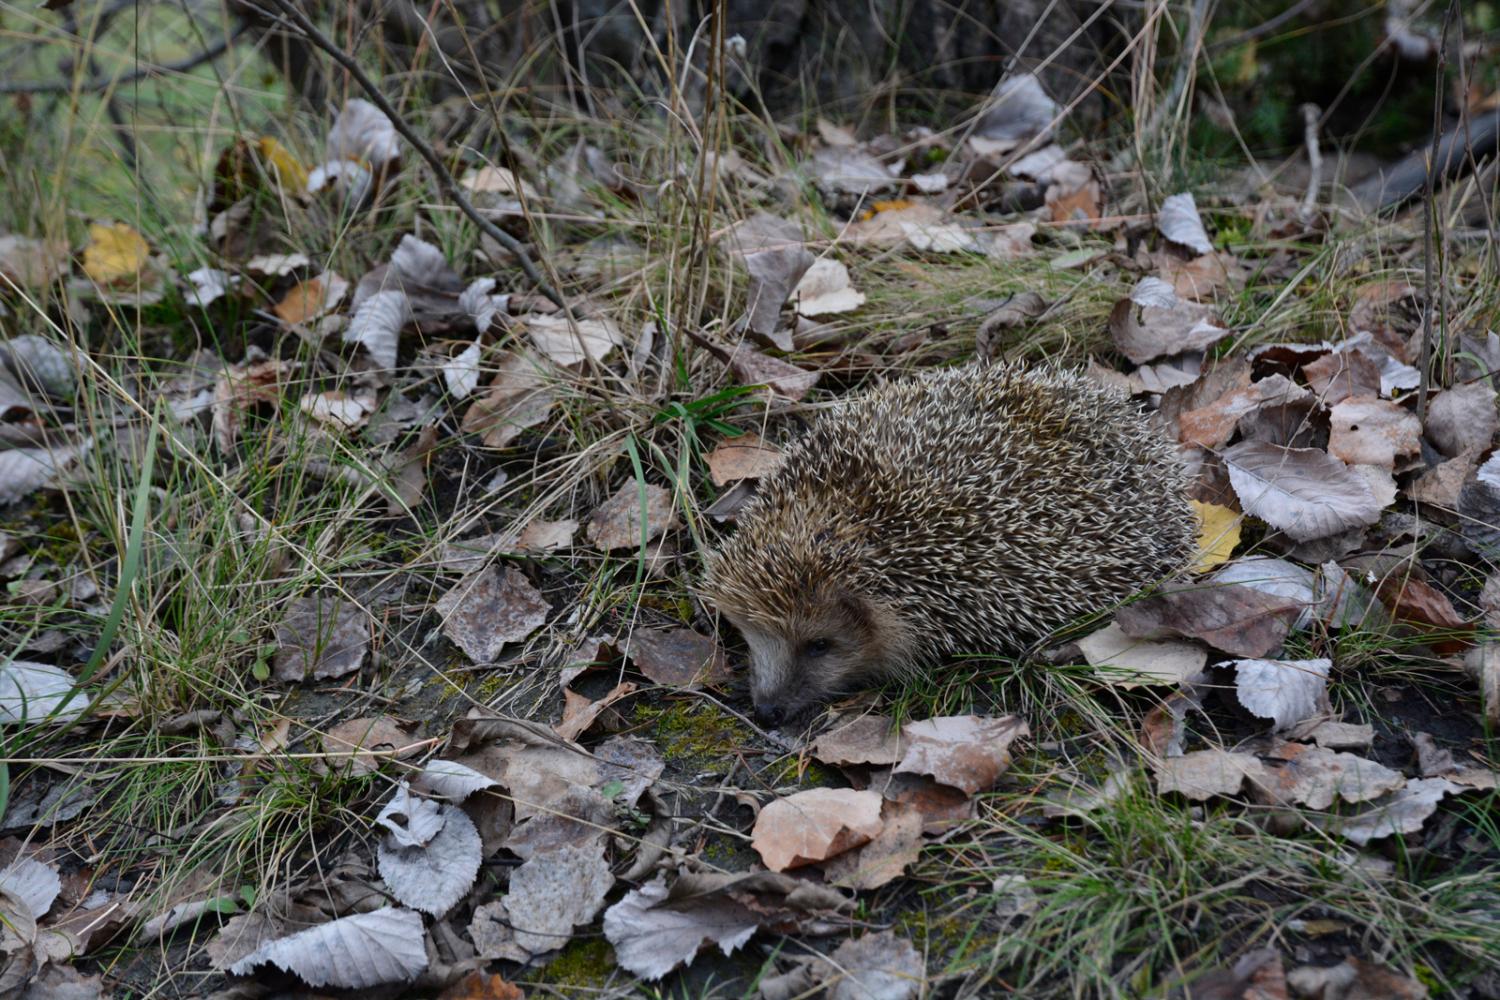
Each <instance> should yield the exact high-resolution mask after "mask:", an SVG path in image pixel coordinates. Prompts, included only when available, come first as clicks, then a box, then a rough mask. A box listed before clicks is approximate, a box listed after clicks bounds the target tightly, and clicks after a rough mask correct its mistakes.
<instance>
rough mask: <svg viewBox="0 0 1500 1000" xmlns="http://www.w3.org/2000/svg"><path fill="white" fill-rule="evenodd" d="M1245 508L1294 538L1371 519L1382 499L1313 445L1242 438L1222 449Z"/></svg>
mask: <svg viewBox="0 0 1500 1000" xmlns="http://www.w3.org/2000/svg"><path fill="white" fill-rule="evenodd" d="M1224 463H1225V465H1227V466H1228V468H1229V481H1230V483H1231V484H1232V485H1233V486H1234V492H1235V494H1236V495H1237V496H1238V497H1239V498H1240V504H1241V505H1242V506H1243V507H1244V509H1245V513H1247V514H1250V515H1251V516H1253V517H1258V518H1260V519H1261V520H1262V521H1265V522H1266V523H1267V524H1269V525H1271V526H1272V527H1273V528H1277V529H1279V530H1281V531H1284V532H1286V533H1287V534H1288V535H1289V536H1291V537H1292V538H1293V539H1295V540H1296V541H1299V542H1310V541H1313V540H1315V539H1318V538H1326V537H1328V536H1329V535H1336V534H1338V533H1339V532H1341V531H1348V530H1349V529H1351V528H1358V527H1363V526H1365V525H1369V524H1374V523H1375V522H1376V521H1378V520H1379V519H1380V512H1381V504H1380V503H1379V502H1378V500H1377V499H1376V497H1375V494H1374V492H1373V491H1372V490H1371V488H1370V484H1369V483H1368V482H1367V481H1366V480H1365V479H1364V478H1362V477H1361V476H1360V475H1359V474H1358V473H1357V472H1353V471H1351V470H1350V469H1349V468H1348V467H1347V466H1345V465H1344V464H1343V463H1342V462H1340V461H1338V459H1335V458H1333V457H1332V456H1330V455H1329V454H1328V453H1326V452H1323V451H1319V450H1318V449H1316V448H1282V447H1278V446H1277V445H1274V444H1267V443H1265V442H1262V441H1246V442H1242V443H1240V444H1237V445H1235V446H1234V447H1232V448H1229V449H1227V450H1226V451H1225V452H1224Z"/></svg>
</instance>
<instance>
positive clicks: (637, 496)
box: [584, 480, 677, 552]
mask: <svg viewBox="0 0 1500 1000" xmlns="http://www.w3.org/2000/svg"><path fill="white" fill-rule="evenodd" d="M642 490H644V496H643V495H642ZM643 504H644V515H645V530H644V531H642V527H641V520H642V513H643ZM676 525H677V508H676V505H675V504H674V503H673V502H672V493H671V491H669V490H666V489H664V488H662V487H660V486H653V485H651V484H649V483H648V484H646V485H645V486H644V487H642V486H641V485H640V484H638V483H636V482H635V481H633V480H632V481H630V482H626V483H624V484H622V485H621V486H620V488H619V489H618V490H616V491H615V492H614V495H613V496H611V497H610V498H609V499H608V500H606V501H604V503H602V504H600V505H599V507H598V508H597V509H596V510H595V511H594V513H593V515H592V516H591V517H590V518H589V523H588V526H587V527H586V528H585V529H584V535H585V537H587V538H588V540H589V541H590V542H591V543H592V544H593V545H594V547H595V548H598V549H602V550H604V551H606V552H612V551H614V550H616V549H632V548H636V547H638V546H640V545H641V544H642V542H650V541H652V540H654V539H655V538H657V537H658V536H660V535H661V534H662V533H663V532H665V531H667V530H669V529H671V528H673V527H675V526H676Z"/></svg>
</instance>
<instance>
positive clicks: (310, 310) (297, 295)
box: [271, 271, 349, 326]
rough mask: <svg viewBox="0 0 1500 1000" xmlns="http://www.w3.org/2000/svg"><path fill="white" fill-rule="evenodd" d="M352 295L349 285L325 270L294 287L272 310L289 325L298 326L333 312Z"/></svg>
mask: <svg viewBox="0 0 1500 1000" xmlns="http://www.w3.org/2000/svg"><path fill="white" fill-rule="evenodd" d="M348 292H349V282H347V281H345V280H344V279H343V278H341V277H339V276H338V275H337V274H334V273H333V272H332V271H324V272H323V273H322V274H320V275H318V276H317V277H316V278H308V279H306V280H305V281H299V282H297V284H295V285H293V286H292V287H291V289H289V290H288V291H287V293H286V294H285V295H283V296H282V297H281V301H280V302H278V303H276V305H275V306H273V307H272V308H271V311H272V312H274V313H275V314H276V316H277V317H278V318H279V319H280V320H281V321H282V322H283V323H285V324H286V325H287V326H296V325H297V324H299V323H307V322H310V321H312V320H315V319H317V318H318V317H319V316H322V315H324V314H326V313H329V312H332V311H333V310H334V308H336V307H337V306H338V304H339V303H340V302H342V301H343V300H344V296H345V295H346V294H348Z"/></svg>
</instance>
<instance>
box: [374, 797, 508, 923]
mask: <svg viewBox="0 0 1500 1000" xmlns="http://www.w3.org/2000/svg"><path fill="white" fill-rule="evenodd" d="M440 809H441V821H442V825H441V827H440V828H439V829H438V831H437V833H436V834H434V835H433V836H432V837H431V838H430V839H429V840H428V841H427V842H426V843H424V844H421V845H419V846H403V845H402V844H401V843H400V842H399V841H398V840H397V839H396V836H395V834H391V835H389V836H388V837H387V838H385V839H382V840H381V841H380V843H379V845H378V846H377V848H376V851H375V856H376V859H377V861H378V863H379V865H380V877H381V878H383V879H384V880H385V884H386V885H387V886H388V887H389V888H390V890H391V895H393V896H395V897H396V899H397V900H399V901H400V902H402V903H404V904H406V905H407V906H410V907H411V908H412V909H415V910H421V911H422V912H424V913H430V914H432V915H433V916H435V917H441V916H442V915H443V914H445V913H447V912H448V911H449V910H451V909H453V907H454V906H456V905H458V902H459V900H461V899H463V898H464V897H465V896H466V895H468V893H469V889H470V887H472V886H473V885H474V879H475V877H476V876H478V874H479V865H480V863H481V862H482V861H483V860H484V851H483V845H482V844H481V842H480V839H479V831H478V829H476V828H475V826H474V821H473V820H471V819H469V817H468V815H467V814H466V813H465V812H464V811H463V810H462V809H460V808H459V807H458V806H455V805H449V804H446V803H445V804H443V805H442V806H441V807H440Z"/></svg>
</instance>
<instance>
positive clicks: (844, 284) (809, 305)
mask: <svg viewBox="0 0 1500 1000" xmlns="http://www.w3.org/2000/svg"><path fill="white" fill-rule="evenodd" d="M792 297H793V298H794V299H796V300H797V312H798V313H799V314H800V315H803V316H827V315H829V314H830V313H846V312H852V311H854V310H855V309H858V308H859V307H860V306H862V305H864V304H865V293H864V292H861V291H859V290H858V289H857V288H855V287H854V286H853V285H852V284H851V283H850V281H849V269H848V268H847V267H845V266H844V265H843V264H842V263H841V262H839V261H836V260H834V259H833V258H831V257H819V258H818V259H817V260H815V261H813V263H812V266H811V267H809V268H808V269H807V273H806V274H804V275H803V276H802V278H801V280H800V281H798V282H797V286H796V287H795V288H794V289H792Z"/></svg>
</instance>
